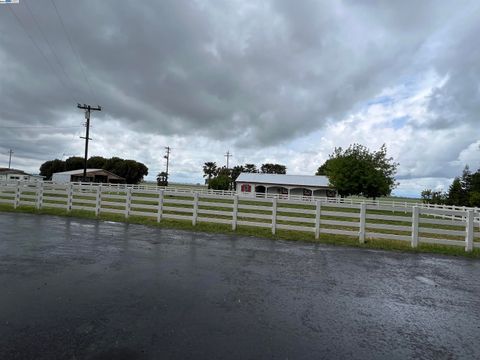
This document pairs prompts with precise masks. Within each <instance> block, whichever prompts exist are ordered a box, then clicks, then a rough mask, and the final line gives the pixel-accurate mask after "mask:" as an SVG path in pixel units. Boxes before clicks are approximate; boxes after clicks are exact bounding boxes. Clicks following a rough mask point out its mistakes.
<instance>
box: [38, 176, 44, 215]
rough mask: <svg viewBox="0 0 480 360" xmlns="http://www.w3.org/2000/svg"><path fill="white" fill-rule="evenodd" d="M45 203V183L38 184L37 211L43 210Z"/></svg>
mask: <svg viewBox="0 0 480 360" xmlns="http://www.w3.org/2000/svg"><path fill="white" fill-rule="evenodd" d="M42 203H43V183H42V182H38V184H37V209H38V210H40V209H41V208H42Z"/></svg>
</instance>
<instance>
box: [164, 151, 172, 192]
mask: <svg viewBox="0 0 480 360" xmlns="http://www.w3.org/2000/svg"><path fill="white" fill-rule="evenodd" d="M165 150H167V152H166V154H165V156H164V158H165V159H167V171H166V174H167V178H166V179H165V180H166V183H167V184H168V162H169V160H170V151H171V148H170V146H165Z"/></svg>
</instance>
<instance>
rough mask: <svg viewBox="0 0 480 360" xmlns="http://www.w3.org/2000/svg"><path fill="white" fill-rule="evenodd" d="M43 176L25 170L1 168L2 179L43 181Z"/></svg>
mask: <svg viewBox="0 0 480 360" xmlns="http://www.w3.org/2000/svg"><path fill="white" fill-rule="evenodd" d="M42 180H43V176H40V175H32V174H28V173H26V172H25V171H23V170H18V169H9V168H0V181H33V182H35V181H42Z"/></svg>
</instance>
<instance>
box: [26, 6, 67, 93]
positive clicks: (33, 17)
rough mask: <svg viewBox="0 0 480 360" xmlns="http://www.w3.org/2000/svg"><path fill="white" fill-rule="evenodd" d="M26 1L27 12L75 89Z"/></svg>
mask: <svg viewBox="0 0 480 360" xmlns="http://www.w3.org/2000/svg"><path fill="white" fill-rule="evenodd" d="M24 1H25V5H26V6H27V10H28V12H29V13H30V17H31V18H32V19H33V21H34V22H35V24H36V25H37V28H38V30H39V32H40V34H41V35H42V37H43V40H44V41H45V43H46V44H47V46H48V48H49V49H50V52H51V53H52V54H53V56H54V58H55V60H56V62H57V64H58V66H59V67H60V69H61V70H62V72H63V74H64V75H65V77H66V78H67V79H68V81H69V82H70V84H71V85H72V89H75V86H74V82H73V81H72V79H71V78H70V76H69V75H68V74H67V72H66V71H65V68H64V67H63V65H62V63H61V61H60V58H59V56H58V55H57V53H56V51H55V50H54V48H53V46H52V45H51V43H50V41H49V40H48V37H47V36H46V35H45V33H44V31H43V30H42V27H41V26H40V23H39V22H38V20H37V18H36V16H35V15H34V12H33V11H32V9H31V8H30V5H29V4H28V1H27V0H24Z"/></svg>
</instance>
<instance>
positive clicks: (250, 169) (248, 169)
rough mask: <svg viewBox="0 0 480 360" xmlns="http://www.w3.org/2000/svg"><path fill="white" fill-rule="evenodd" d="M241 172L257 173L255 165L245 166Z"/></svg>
mask: <svg viewBox="0 0 480 360" xmlns="http://www.w3.org/2000/svg"><path fill="white" fill-rule="evenodd" d="M243 171H244V172H246V173H258V170H257V166H256V165H255V164H245V166H244V168H243Z"/></svg>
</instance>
